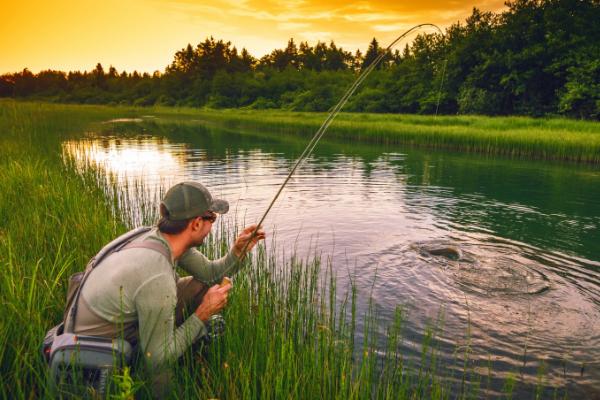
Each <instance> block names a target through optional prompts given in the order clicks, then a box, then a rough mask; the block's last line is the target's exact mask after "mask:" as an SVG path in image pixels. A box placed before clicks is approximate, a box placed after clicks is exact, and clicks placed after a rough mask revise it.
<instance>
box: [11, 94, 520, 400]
mask: <svg viewBox="0 0 600 400" xmlns="http://www.w3.org/2000/svg"><path fill="white" fill-rule="evenodd" d="M74 109H76V111H77V112H76V113H74V112H73V110H74ZM131 112H132V111H131V110H130V109H117V108H106V107H77V108H74V107H67V106H59V105H38V104H19V103H0V132H2V133H1V136H0V144H1V146H2V150H3V151H2V153H1V155H0V184H2V190H0V220H1V221H2V225H0V268H1V270H2V272H3V273H2V275H1V276H0V302H1V305H2V318H0V368H1V369H0V371H1V374H0V376H1V381H0V396H1V397H2V398H17V399H22V398H40V397H49V396H50V393H49V392H48V388H47V385H46V373H47V368H46V367H45V365H44V363H43V361H42V359H41V357H40V355H39V343H40V341H41V339H42V337H43V335H44V333H45V331H46V329H48V328H49V327H51V326H52V325H54V324H55V323H56V322H57V321H58V320H59V319H60V318H61V315H62V308H63V302H64V296H65V290H66V287H65V284H66V277H67V276H68V275H69V274H71V273H73V272H76V271H79V270H81V269H82V268H83V266H84V265H85V263H86V261H87V259H88V258H89V257H91V256H92V255H94V254H95V252H96V251H97V250H98V249H99V248H100V247H101V246H102V245H103V244H104V243H106V242H108V241H109V240H110V239H112V238H114V237H115V236H116V235H118V234H119V233H121V232H123V231H125V230H126V229H127V227H128V225H130V224H131V221H129V220H128V217H129V211H128V210H127V209H125V210H124V211H118V210H115V207H116V205H118V204H121V201H122V200H123V199H119V196H121V195H122V192H119V191H118V190H108V189H107V188H106V187H104V188H103V187H101V186H102V185H108V186H110V185H112V183H111V181H110V179H107V180H106V181H104V182H103V181H101V179H100V178H99V177H100V175H98V174H95V173H94V171H89V173H84V174H83V175H79V174H77V173H76V172H75V171H74V170H73V169H72V168H69V166H68V164H67V165H66V164H65V163H64V162H63V161H62V160H61V158H60V140H61V139H62V138H64V137H67V136H69V135H71V134H73V133H75V132H82V131H84V130H85V129H86V128H87V127H88V126H89V124H90V123H94V122H97V121H101V120H106V119H110V118H115V117H118V116H123V114H128V113H131ZM99 179H100V180H99ZM113 189H114V188H113ZM138 201H140V202H142V203H147V202H152V200H151V199H144V198H141V200H138ZM152 209H153V208H152V207H150V206H149V204H146V207H145V210H148V211H147V213H146V214H145V215H144V218H145V219H146V221H148V220H152V218H153V212H152V211H151V210H152ZM221 232H222V235H221V236H211V237H210V240H209V241H208V242H207V243H206V244H205V247H204V249H203V251H204V252H205V253H206V254H207V255H208V256H209V257H218V256H219V255H220V254H223V253H224V252H225V251H226V250H227V243H228V242H230V240H231V238H232V237H233V236H234V235H235V227H226V226H225V227H224V228H223V229H222V230H221ZM285 260H286V261H282V260H281V259H279V258H278V256H277V252H276V251H275V250H274V249H270V250H269V251H267V249H265V248H264V247H263V248H259V250H258V251H256V252H255V255H254V257H253V258H251V259H249V260H247V261H246V265H245V266H244V269H243V270H242V271H241V272H240V273H239V274H238V275H237V277H236V279H235V288H234V290H233V293H232V295H231V300H230V305H229V306H228V307H227V310H226V312H225V317H226V320H227V322H228V328H227V333H226V334H225V336H224V337H222V338H221V339H220V340H219V341H217V342H216V343H213V345H211V346H210V347H209V348H207V349H205V350H204V353H198V352H197V351H195V350H193V349H190V351H189V352H188V353H187V354H186V355H185V356H184V357H183V359H182V360H180V362H178V363H177V366H176V368H175V375H174V383H175V385H174V386H173V391H172V392H171V395H172V397H173V398H256V399H258V398H260V399H269V398H306V399H315V398H336V399H358V398H386V399H387V398H398V399H408V398H411V399H413V398H429V399H448V398H475V397H478V396H479V395H481V394H483V393H484V392H483V391H481V390H480V388H479V386H480V385H479V378H477V377H475V375H474V374H473V371H472V370H471V368H472V367H470V366H469V364H468V363H465V367H464V369H463V373H462V376H460V377H457V376H455V374H454V373H453V372H449V371H450V370H447V369H445V368H444V367H443V366H441V365H439V363H438V361H437V358H436V349H437V347H436V343H437V341H436V334H437V331H436V329H435V328H434V327H432V328H431V329H429V330H428V331H427V334H426V335H425V340H424V342H423V344H422V349H421V354H422V357H421V359H420V360H413V361H409V360H407V359H405V357H403V354H402V353H401V352H400V351H399V349H400V347H401V344H402V318H403V315H402V310H401V309H398V310H397V311H396V316H395V320H394V322H393V323H392V325H391V326H390V327H389V330H388V334H387V336H386V343H378V342H377V337H376V335H375V332H376V328H377V315H376V313H375V310H374V309H373V308H370V311H369V313H367V315H357V311H356V310H357V308H356V304H357V298H358V296H361V295H363V294H361V293H358V292H357V291H356V288H355V287H352V289H351V290H350V291H349V293H347V294H346V296H345V299H346V300H345V301H344V302H342V303H341V304H340V303H338V302H337V301H336V298H337V297H338V296H337V295H336V284H335V283H336V278H335V274H334V273H333V272H332V271H331V270H330V269H329V268H328V264H327V263H324V264H322V262H321V260H320V258H319V257H314V258H313V259H310V260H303V259H298V258H295V257H290V258H286V259H285ZM363 318H364V321H365V324H364V326H365V328H364V332H363V340H362V342H356V341H355V336H356V333H357V332H356V326H357V320H359V319H363ZM201 354H203V355H201ZM465 354H467V355H468V353H465ZM119 382H120V389H121V393H117V396H120V398H128V397H131V396H132V395H133V393H134V392H136V394H137V396H139V397H141V398H146V397H150V396H151V387H150V385H149V384H148V382H147V381H146V380H145V377H144V376H143V375H142V374H138V373H133V374H130V373H129V372H126V373H124V374H123V375H122V376H121V377H120V378H119ZM514 385H515V383H514V382H513V381H512V380H511V381H510V382H508V383H507V385H506V387H507V388H508V389H507V390H508V391H509V392H510V391H512V390H513V388H514ZM117 398H119V397H117Z"/></svg>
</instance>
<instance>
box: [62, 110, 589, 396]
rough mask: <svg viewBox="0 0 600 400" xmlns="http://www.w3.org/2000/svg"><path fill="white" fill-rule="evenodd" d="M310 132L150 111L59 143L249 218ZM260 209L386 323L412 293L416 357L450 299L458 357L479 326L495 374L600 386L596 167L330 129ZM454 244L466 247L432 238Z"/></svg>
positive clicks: (479, 342)
mask: <svg viewBox="0 0 600 400" xmlns="http://www.w3.org/2000/svg"><path fill="white" fill-rule="evenodd" d="M305 144H306V140H304V139H299V138H295V137H290V136H285V135H282V134H279V133H278V132H253V131H250V130H244V129H243V128H241V129H238V130H236V131H232V130H225V129H222V128H216V127H214V126H213V127H209V126H206V125H204V124H203V123H201V122H200V121H198V122H196V123H194V122H193V121H192V123H190V121H187V123H186V125H185V126H184V125H181V124H177V123H169V122H168V121H160V120H158V121H157V120H156V119H152V118H143V121H141V122H140V121H132V122H129V123H127V122H123V123H108V124H104V125H103V126H102V128H100V129H99V130H98V131H96V132H93V133H91V134H89V133H88V134H86V135H84V137H82V138H77V139H73V140H69V141H66V142H64V143H63V150H64V152H65V154H70V155H73V156H74V157H75V159H76V160H77V161H78V162H79V164H80V165H83V164H84V163H85V162H91V163H92V164H96V165H99V166H101V168H103V169H104V170H105V171H106V172H107V173H113V174H115V176H116V177H117V179H118V182H120V185H121V187H122V189H123V190H124V191H126V192H129V194H130V196H129V200H128V201H130V202H132V204H131V205H133V206H134V207H135V199H136V197H139V196H143V197H144V198H146V199H148V198H150V199H153V200H154V202H155V203H156V202H157V201H158V199H159V198H160V196H161V193H164V190H165V189H166V188H168V187H169V186H170V185H171V184H173V183H175V182H179V181H181V180H197V181H200V182H202V183H203V184H205V185H206V186H208V187H209V188H210V190H211V191H212V192H213V194H214V195H216V196H219V197H222V198H225V199H227V200H229V201H230V204H231V208H232V212H230V214H228V215H227V216H226V218H227V219H228V220H229V221H231V222H236V223H241V221H242V220H244V221H246V222H255V221H256V220H257V219H258V218H259V217H260V216H261V215H262V213H263V212H264V210H265V208H266V207H267V205H268V203H269V201H270V199H271V197H272V196H273V195H274V194H275V192H276V190H277V187H278V185H279V184H280V183H281V182H282V181H283V179H284V177H285V175H286V174H287V172H288V170H289V168H290V167H291V165H292V164H293V162H294V161H295V159H296V157H297V156H298V155H299V154H300V153H301V152H302V150H303V148H304V145H305ZM140 180H141V181H143V182H144V183H145V187H146V188H147V189H146V192H145V193H143V194H140V193H139V192H137V191H136V189H135V185H134V183H135V182H136V181H140ZM131 205H130V206H131ZM141 222H142V221H141V217H140V220H138V221H134V223H135V224H139V223H141ZM265 225H266V227H267V229H268V230H269V232H276V242H277V248H278V249H283V250H285V251H286V252H287V255H288V256H289V254H290V252H291V251H292V249H294V250H295V251H297V252H298V253H299V254H300V255H305V254H310V253H312V252H314V251H315V249H317V251H319V252H321V253H322V254H323V255H324V256H326V257H328V258H331V260H332V264H333V268H334V271H335V272H336V273H337V276H338V285H339V291H340V292H341V293H342V294H343V293H344V289H345V288H347V287H348V284H349V279H353V280H354V281H355V283H356V284H357V286H358V289H359V292H360V293H362V296H361V300H360V302H359V308H360V311H361V313H363V312H365V311H366V309H367V306H368V301H367V297H368V293H372V298H373V302H374V305H375V307H376V309H377V311H378V314H379V315H380V317H381V320H382V328H381V333H382V335H383V332H384V326H385V322H386V321H389V320H390V319H391V318H392V316H393V310H394V308H395V307H396V306H397V305H399V304H401V305H403V306H404V307H405V309H406V311H407V323H406V326H405V338H406V339H405V344H404V345H405V349H404V353H405V354H406V355H407V357H411V356H413V357H414V358H415V359H418V353H417V352H416V350H415V349H416V347H417V344H419V343H421V341H422V338H423V330H424V328H425V326H426V325H427V324H428V323H429V322H430V321H431V319H433V318H435V317H436V316H437V315H438V314H439V312H440V310H442V311H443V313H444V316H445V322H444V333H443V334H442V336H441V342H442V345H441V355H440V358H441V360H442V361H443V362H444V363H445V364H447V365H449V366H450V368H452V365H454V364H456V365H457V368H462V366H461V365H458V364H460V361H461V360H457V355H456V348H457V346H463V345H464V342H465V340H467V339H465V332H467V327H469V329H470V332H471V336H470V338H469V341H470V343H471V345H472V354H473V359H474V362H475V363H479V364H478V365H480V366H481V368H482V369H485V368H487V367H485V368H484V366H486V365H487V363H488V362H491V363H492V369H493V370H494V371H495V372H494V377H493V378H494V379H497V380H498V382H500V381H501V380H502V379H503V378H505V377H506V376H507V374H508V373H518V374H520V375H521V376H522V377H523V379H524V380H525V381H532V382H533V381H535V380H536V379H537V378H536V374H537V371H538V369H539V368H540V366H541V365H542V364H543V365H545V366H546V370H547V374H548V385H549V386H550V387H563V388H567V390H568V392H569V393H570V395H571V396H592V395H598V394H599V393H600V369H599V368H600V169H599V168H598V167H593V166H585V165H573V164H557V163H545V162H527V161H515V160H510V159H502V158H491V157H480V156H473V155H461V154H451V153H444V152H440V151H427V150H422V149H421V150H416V149H412V148H406V147H403V146H383V145H382V146H375V145H364V144H355V143H351V142H326V141H325V142H322V143H320V144H319V146H318V147H317V149H316V151H315V153H314V155H313V156H312V157H311V158H310V159H309V160H307V162H306V163H305V164H304V166H303V167H302V169H301V170H300V171H299V172H298V173H297V175H296V176H295V177H294V178H293V179H292V181H291V182H290V184H289V186H288V187H287V189H286V191H285V192H284V195H283V196H282V197H281V199H280V201H279V202H278V203H277V205H276V207H275V208H274V210H273V211H272V213H271V214H270V216H269V217H268V219H267V221H266V224H265ZM267 246H273V243H272V242H271V241H267ZM446 247H452V248H455V249H458V252H459V253H458V256H456V257H444V256H443V255H439V254H437V255H436V254H433V253H436V251H435V250H436V249H437V250H439V249H441V248H446ZM359 331H360V327H359ZM486 371H487V370H486ZM486 371H482V374H485V373H487V372H486ZM517 393H518V391H517Z"/></svg>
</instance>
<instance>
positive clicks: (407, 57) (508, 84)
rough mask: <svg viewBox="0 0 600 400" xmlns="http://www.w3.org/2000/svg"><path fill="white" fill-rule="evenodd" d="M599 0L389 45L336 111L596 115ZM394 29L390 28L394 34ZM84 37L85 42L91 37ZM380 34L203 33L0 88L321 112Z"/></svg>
mask: <svg viewBox="0 0 600 400" xmlns="http://www.w3.org/2000/svg"><path fill="white" fill-rule="evenodd" d="M599 21H600V1H599V0H517V1H514V2H509V3H506V9H505V10H504V11H502V12H499V13H494V12H483V11H481V10H479V9H477V8H474V9H473V11H472V13H471V14H470V16H469V17H468V18H466V20H465V21H464V22H457V23H455V24H453V25H451V26H449V27H448V28H447V29H446V30H445V34H444V35H441V34H426V33H422V34H420V35H418V36H416V37H415V38H414V40H413V41H412V42H410V43H408V44H406V45H405V46H404V47H402V48H400V49H393V50H392V51H387V52H386V53H387V54H386V56H385V58H384V60H383V62H382V63H381V64H380V65H379V66H378V68H377V69H376V70H375V71H373V73H372V74H371V75H370V76H369V78H368V79H367V80H366V81H365V82H364V84H363V85H362V87H361V88H360V89H359V91H358V92H357V93H356V94H355V95H354V96H353V97H352V98H351V99H350V101H349V102H348V104H347V106H346V108H345V110H346V111H353V112H375V113H413V114H434V113H439V114H448V115H451V114H482V115H529V116H556V115H563V116H568V117H573V118H583V119H592V120H599V119H600V23H598V22H599ZM400 33H402V32H399V34H400ZM90 45H93V44H90ZM385 46H387V43H380V42H379V41H378V40H377V39H376V38H373V39H372V40H371V41H370V43H369V46H368V49H367V50H366V51H365V52H364V54H363V53H361V51H360V50H356V51H348V50H345V49H343V48H341V47H339V46H337V45H336V44H335V43H334V42H333V41H331V42H329V43H324V42H317V43H316V44H314V45H311V44H309V43H307V42H299V43H298V42H296V41H295V40H294V39H289V40H288V42H287V45H286V46H285V48H282V49H275V50H273V51H272V52H271V53H269V54H267V55H265V56H263V57H261V58H257V57H254V56H253V55H251V54H250V53H249V52H248V51H247V50H246V49H242V50H241V51H239V50H238V49H237V48H236V47H235V45H234V44H232V43H231V42H229V41H225V40H221V39H215V38H214V37H209V38H206V39H205V40H204V41H202V42H200V43H198V44H197V45H195V46H194V45H191V44H188V45H187V46H185V47H184V48H182V49H181V50H179V51H177V52H176V53H175V55H174V57H173V60H172V62H171V63H170V64H169V65H168V66H167V67H166V68H165V70H164V71H162V72H161V71H155V72H154V73H153V74H149V73H146V72H144V73H140V72H137V71H133V72H126V71H122V72H119V71H118V70H117V69H116V68H115V67H113V66H110V67H108V68H107V69H106V68H105V67H104V66H102V65H101V64H100V63H98V64H97V65H96V67H95V68H94V69H93V70H91V71H84V72H80V71H70V72H63V71H55V70H44V71H40V72H39V73H37V74H34V73H32V72H31V71H29V70H28V69H24V70H23V71H20V72H16V73H7V74H4V75H1V76H0V97H12V98H17V99H35V100H45V101H52V102H60V103H83V104H111V105H120V104H126V105H136V106H151V105H165V106H192V107H209V108H250V109H283V110H293V111H327V110H328V109H330V108H331V107H332V106H333V105H334V104H335V103H336V102H337V101H338V99H339V98H340V97H341V96H342V94H343V92H344V91H345V89H346V88H347V87H348V86H349V85H350V84H351V83H352V81H353V80H354V79H355V78H356V76H357V75H358V74H359V73H360V71H361V70H363V69H364V68H365V67H366V66H368V65H369V64H370V63H371V62H372V61H373V60H374V59H375V58H376V57H377V55H378V54H380V53H381V52H384V51H386V50H385Z"/></svg>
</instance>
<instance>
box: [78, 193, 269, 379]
mask: <svg viewBox="0 0 600 400" xmlns="http://www.w3.org/2000/svg"><path fill="white" fill-rule="evenodd" d="M228 210H229V204H228V203H227V202H226V201H224V200H217V199H213V198H212V196H211V194H210V193H209V191H208V190H207V189H206V188H205V187H204V186H202V185H201V184H199V183H195V182H183V183H179V184H177V185H175V186H174V187H172V188H171V189H169V191H168V192H167V193H166V195H165V197H164V199H163V201H162V203H161V205H160V215H161V217H160V220H159V222H158V224H157V226H156V227H154V228H153V229H151V230H150V231H149V232H147V233H144V234H142V235H141V236H140V237H138V238H136V239H134V241H133V242H132V244H133V245H128V246H126V247H124V248H123V249H122V250H120V251H116V252H114V253H112V254H110V255H109V256H107V257H106V258H104V259H103V260H102V261H101V262H100V263H99V264H98V265H97V266H96V267H95V268H94V269H93V271H92V272H91V273H90V275H89V277H88V279H87V280H86V281H85V284H84V285H83V288H82V289H81V295H80V296H79V301H78V306H77V313H76V317H75V329H74V332H75V333H79V334H82V335H94V336H104V337H119V336H120V335H122V334H123V335H124V337H125V339H127V340H128V341H129V342H130V343H132V344H137V345H138V346H139V349H140V351H141V352H142V354H143V355H144V358H145V360H146V361H147V364H148V365H149V366H150V367H154V368H156V367H159V366H162V365H164V364H165V363H166V362H168V361H173V360H175V359H177V358H178V357H179V356H180V355H181V354H182V353H183V352H184V351H185V350H186V349H187V348H188V347H189V346H190V345H192V344H193V343H194V342H195V341H196V340H197V339H199V338H200V337H202V336H204V335H205V334H206V333H207V329H206V326H205V323H206V322H207V320H208V319H209V318H210V317H211V316H212V315H214V314H216V313H218V312H219V311H221V310H222V309H223V307H225V305H226V304H227V294H228V292H229V290H230V289H231V285H230V284H228V285H224V286H223V287H220V286H219V285H218V283H220V282H221V280H222V279H223V277H225V276H231V275H233V274H234V273H236V272H237V270H238V269H239V266H240V265H241V263H240V262H238V261H239V260H240V259H241V258H243V257H244V255H245V253H246V252H248V251H250V250H251V249H252V248H253V247H254V246H255V245H256V243H257V242H258V241H259V240H261V239H264V237H265V233H264V232H263V231H262V230H259V231H258V232H257V234H256V235H255V236H254V237H251V236H252V233H253V232H254V230H255V228H256V226H255V225H251V226H248V227H246V228H245V229H244V230H243V231H242V233H241V234H240V235H239V236H238V237H237V239H236V241H235V243H234V245H233V247H232V249H231V250H230V251H229V253H228V254H227V255H226V256H225V257H223V258H220V259H218V260H214V261H210V260H208V259H207V258H206V257H205V256H204V255H203V254H202V253H201V252H200V251H198V250H197V249H196V246H198V245H200V244H201V243H202V241H203V240H204V238H205V237H206V236H207V235H208V234H209V232H210V231H211V228H212V226H213V223H214V222H215V219H216V218H217V215H218V214H224V213H226V212H227V211H228ZM248 241H250V243H248ZM142 242H143V244H141V243H142ZM242 252H244V254H242ZM176 266H179V267H181V268H183V269H184V270H185V271H187V272H188V273H189V274H190V275H191V276H188V277H185V278H180V277H179V276H178V275H177V273H176V271H175V267H176ZM186 309H187V310H190V311H191V310H193V313H191V315H190V316H188V317H187V318H186V313H185V310H186ZM68 323H69V322H68V321H67V325H68Z"/></svg>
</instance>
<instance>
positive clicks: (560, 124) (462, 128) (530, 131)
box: [0, 100, 600, 164]
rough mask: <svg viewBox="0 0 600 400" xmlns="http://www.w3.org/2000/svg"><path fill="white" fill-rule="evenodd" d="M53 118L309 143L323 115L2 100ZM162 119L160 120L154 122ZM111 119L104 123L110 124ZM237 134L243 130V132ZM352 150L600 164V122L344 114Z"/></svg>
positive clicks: (342, 129) (337, 133)
mask: <svg viewBox="0 0 600 400" xmlns="http://www.w3.org/2000/svg"><path fill="white" fill-rule="evenodd" d="M11 104H22V105H23V106H25V107H40V108H46V109H47V110H48V111H50V110H55V111H53V112H61V110H64V112H68V111H71V112H74V113H78V112H80V111H83V110H89V111H90V112H91V110H95V111H94V112H97V113H106V114H107V115H113V114H114V115H116V117H115V118H142V119H143V123H144V124H147V126H148V127H152V126H153V125H154V126H160V125H161V124H169V123H178V124H183V125H189V126H193V125H194V124H212V125H217V126H219V127H222V128H227V129H236V130H237V131H238V133H239V132H242V133H243V132H244V131H246V132H248V133H251V134H253V135H265V136H268V135H281V134H285V135H288V136H292V137H298V138H300V139H302V140H306V141H307V142H308V140H309V138H310V137H312V135H314V133H315V132H316V131H317V129H318V128H319V126H320V125H321V124H322V122H323V121H324V120H325V118H326V116H327V114H326V113H314V112H292V111H278V110H248V109H244V110H242V109H222V110H214V109H196V108H189V107H182V108H174V107H161V106H155V107H132V106H103V105H71V104H65V105H60V104H55V103H30V102H18V101H14V100H0V107H8V108H10V107H12V106H11ZM154 117H157V118H154ZM109 119H110V118H107V119H106V120H109ZM238 128H239V129H238ZM324 139H325V140H332V139H333V140H336V141H342V142H348V143H353V144H360V143H361V142H364V143H375V144H386V145H398V147H399V150H401V149H402V146H411V147H422V148H430V149H440V150H444V151H451V152H460V153H477V154H483V155H489V156H501V157H508V158H516V159H529V160H548V161H565V162H573V163H587V164H599V163H600V123H598V122H593V121H578V120H572V119H567V118H531V117H485V116H437V117H436V116H423V115H409V114H407V115H398V114H368V113H347V112H343V111H342V112H341V113H340V114H338V116H337V117H336V118H335V120H334V121H333V123H332V124H331V126H330V127H329V129H328V130H327V132H326V133H325V136H324Z"/></svg>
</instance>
